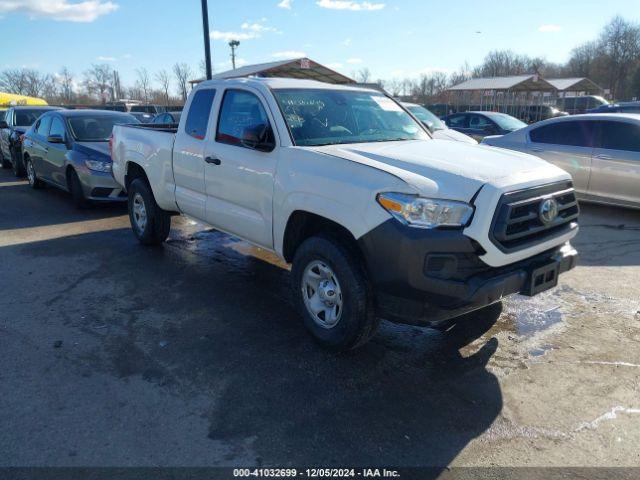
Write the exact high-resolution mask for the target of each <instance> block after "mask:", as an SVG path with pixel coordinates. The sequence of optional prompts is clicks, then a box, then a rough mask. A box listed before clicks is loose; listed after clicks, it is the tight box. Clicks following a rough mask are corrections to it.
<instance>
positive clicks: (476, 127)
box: [444, 111, 527, 141]
mask: <svg viewBox="0 0 640 480" xmlns="http://www.w3.org/2000/svg"><path fill="white" fill-rule="evenodd" d="M444 121H445V123H446V125H447V126H448V127H449V128H451V129H453V130H455V131H457V132H460V133H464V134H465V135H469V136H470V137H472V138H473V139H475V140H477V141H481V140H482V139H483V138H484V137H486V136H488V135H505V134H507V133H510V132H514V131H516V130H519V129H521V128H523V127H526V126H527V124H526V123H524V122H522V121H520V120H518V119H517V118H514V117H512V116H510V115H507V114H505V113H498V112H481V111H480V112H464V113H453V114H451V115H447V116H446V117H445V118H444Z"/></svg>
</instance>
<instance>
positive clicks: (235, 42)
mask: <svg viewBox="0 0 640 480" xmlns="http://www.w3.org/2000/svg"><path fill="white" fill-rule="evenodd" d="M239 45H240V42H239V41H238V40H231V41H230V42H229V46H230V47H231V65H232V66H233V69H234V70H235V69H236V48H237V47H238V46H239Z"/></svg>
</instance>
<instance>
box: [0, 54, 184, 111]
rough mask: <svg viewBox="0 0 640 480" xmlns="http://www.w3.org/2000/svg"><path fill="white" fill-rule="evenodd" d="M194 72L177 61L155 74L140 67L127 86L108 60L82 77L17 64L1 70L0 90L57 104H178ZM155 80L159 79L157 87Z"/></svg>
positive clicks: (61, 70) (66, 69)
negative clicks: (131, 101) (116, 102)
mask: <svg viewBox="0 0 640 480" xmlns="http://www.w3.org/2000/svg"><path fill="white" fill-rule="evenodd" d="M192 76H193V71H192V69H191V67H190V66H189V65H188V64H186V63H176V64H175V65H173V68H172V69H171V71H167V70H159V71H157V72H155V73H154V74H153V76H152V75H151V74H150V73H149V71H148V70H147V69H146V68H139V69H137V70H136V81H135V83H134V84H133V86H131V87H124V86H123V85H122V83H121V82H120V74H119V72H118V70H116V69H114V68H112V67H111V66H110V65H108V64H94V65H91V68H89V69H88V70H86V71H84V72H83V73H82V76H81V77H76V76H75V75H74V74H73V73H72V72H71V71H70V70H69V69H68V68H67V67H62V69H60V71H59V72H56V73H54V74H49V73H42V72H40V71H38V70H36V69H32V68H16V69H7V70H4V71H2V72H0V91H4V92H7V93H15V94H18V95H27V96H30V97H39V98H44V99H46V100H47V101H48V102H49V103H50V104H57V105H72V104H85V105H90V104H95V103H103V104H104V103H107V102H112V101H117V100H121V99H124V98H126V99H130V100H139V101H141V102H144V103H154V104H162V105H179V104H184V102H185V100H186V99H187V95H188V94H189V90H190V85H189V80H191V79H192ZM152 81H155V82H156V83H155V85H156V86H155V87H154V84H153V83H152ZM158 87H159V88H158Z"/></svg>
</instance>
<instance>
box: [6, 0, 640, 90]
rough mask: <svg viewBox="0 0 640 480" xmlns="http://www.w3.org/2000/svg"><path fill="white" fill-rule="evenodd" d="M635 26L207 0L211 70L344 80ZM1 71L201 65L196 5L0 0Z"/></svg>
mask: <svg viewBox="0 0 640 480" xmlns="http://www.w3.org/2000/svg"><path fill="white" fill-rule="evenodd" d="M614 15H622V16H623V17H625V18H627V19H629V20H632V21H640V0H607V1H606V2H602V0H536V1H535V2H531V1H524V0H454V1H447V0H438V1H434V0H368V1H364V0H209V19H210V20H209V22H210V42H211V48H212V58H213V68H214V71H217V72H220V71H224V70H228V69H229V68H230V67H231V63H230V56H229V53H230V49H229V47H228V45H227V43H228V41H229V39H230V38H235V39H238V40H240V46H239V48H238V64H239V65H243V64H252V63H261V62H268V61H274V60H279V59H285V58H295V57H300V56H308V57H309V58H311V59H313V60H315V61H317V62H319V63H323V64H325V65H328V66H330V67H332V68H334V69H335V70H337V71H339V72H342V73H344V74H346V75H352V74H354V73H355V72H356V71H358V70H360V69H362V68H368V69H369V70H370V72H371V75H372V78H375V79H377V78H383V79H390V78H394V77H398V78H404V77H417V76H419V75H420V74H421V73H430V72H435V71H443V72H447V73H449V72H453V71H455V70H458V69H459V68H460V67H461V66H462V65H463V64H464V63H465V62H469V64H470V65H472V66H473V65H476V64H478V63H480V62H481V61H482V59H483V58H484V56H485V55H486V54H487V53H488V52H489V51H491V50H495V49H511V50H513V51H515V52H517V53H522V54H527V55H530V56H541V57H543V58H546V59H547V60H549V61H552V62H563V61H565V60H566V59H567V58H568V55H569V53H570V51H571V49H572V48H574V47H575V46H577V45H579V44H581V43H583V42H585V41H589V40H592V39H594V38H595V37H596V36H597V35H598V33H599V31H600V29H601V28H602V27H603V26H604V25H605V24H606V23H607V22H608V21H609V20H610V19H611V18H612V17H613V16H614ZM0 39H1V41H0V70H2V69H4V68H20V67H29V68H37V69H39V70H42V71H46V72H49V73H53V72H57V71H59V70H60V69H61V67H62V66H67V67H68V68H69V69H70V70H71V71H72V72H73V73H74V74H75V75H76V77H77V78H80V77H81V76H82V72H83V71H85V70H86V69H87V68H88V67H89V66H90V65H91V64H97V63H108V64H110V65H112V67H113V68H115V69H117V70H118V71H119V72H120V75H121V79H122V82H123V83H124V84H125V85H130V84H132V83H134V82H135V79H136V69H139V68H146V69H147V70H148V71H149V72H150V73H151V74H152V75H153V73H154V72H156V71H158V70H161V69H166V70H171V66H172V65H173V64H174V63H176V62H186V63H188V64H190V65H191V67H192V68H193V70H194V71H196V72H198V75H197V76H200V75H199V73H200V72H199V64H200V63H201V61H202V59H203V58H204V53H203V52H204V47H203V34H202V17H201V7H200V0H82V1H80V0H0Z"/></svg>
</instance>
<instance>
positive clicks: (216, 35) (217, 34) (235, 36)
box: [210, 30, 260, 42]
mask: <svg viewBox="0 0 640 480" xmlns="http://www.w3.org/2000/svg"><path fill="white" fill-rule="evenodd" d="M259 36H260V35H259V34H257V33H255V32H221V31H219V30H214V31H213V32H211V35H210V37H211V38H212V39H214V40H224V41H226V42H228V41H229V40H250V39H252V38H257V37H259Z"/></svg>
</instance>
